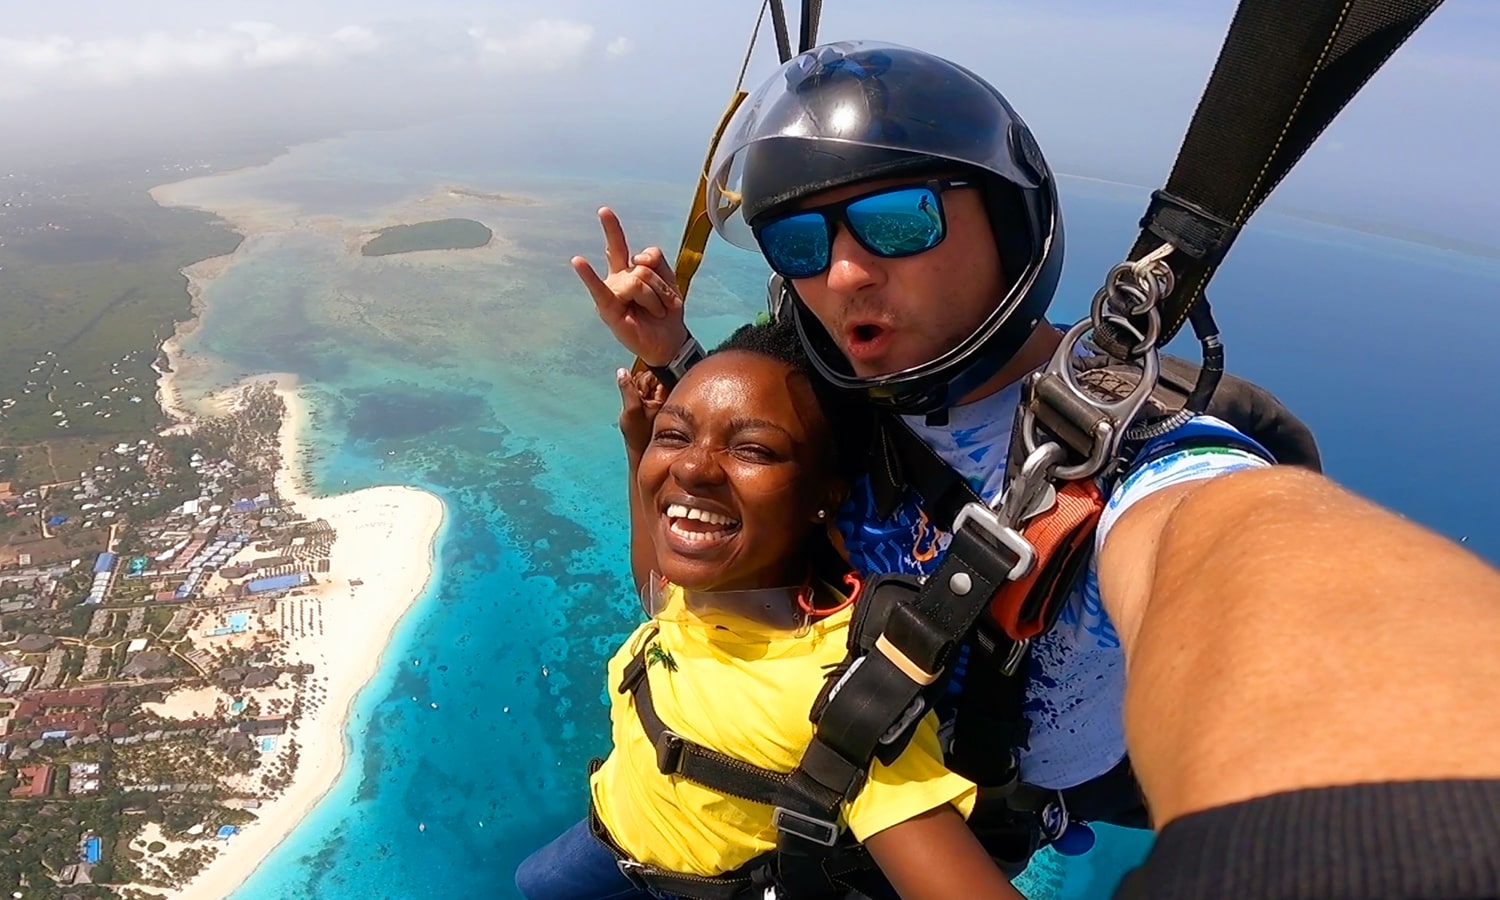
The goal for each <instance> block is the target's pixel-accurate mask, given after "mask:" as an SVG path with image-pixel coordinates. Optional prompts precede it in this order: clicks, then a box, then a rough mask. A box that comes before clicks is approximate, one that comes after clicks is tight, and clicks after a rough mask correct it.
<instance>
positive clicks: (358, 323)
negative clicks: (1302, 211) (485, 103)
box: [178, 123, 1500, 900]
mask: <svg viewBox="0 0 1500 900" xmlns="http://www.w3.org/2000/svg"><path fill="white" fill-rule="evenodd" d="M521 146H522V143H521V142H517V141H515V140H509V141H507V140H506V139H505V138H504V137H503V136H500V135H496V134H494V133H492V132H491V131H490V130H488V129H486V128H485V127H483V126H480V125H475V124H472V123H469V124H465V123H449V124H446V125H442V126H425V127H423V128H416V129H411V130H406V131H392V132H381V133H361V134H354V135H350V136H347V137H343V138H339V139H335V140H329V141H323V142H319V143H316V144H311V145H307V146H304V147H299V148H295V149H293V150H292V151H290V152H289V153H287V154H285V155H283V156H281V157H279V158H278V159H276V160H275V161H273V162H271V163H270V164H269V165H266V166H263V167H260V168H256V169H249V170H243V171H240V172H236V173H229V174H225V175H220V176H214V177H210V178H207V179H202V180H199V181H197V182H194V183H193V184H192V185H191V186H190V189H184V190H182V191H180V192H179V194H180V196H182V197H185V198H188V199H189V200H190V202H192V203H193V204H194V205H199V206H203V207H205V208H209V209H220V208H222V209H229V208H233V209H239V210H246V209H255V210H258V211H260V213H261V214H262V218H263V219H265V220H266V221H268V222H279V223H280V226H278V227H275V228H271V229H269V230H267V231H266V232H264V233H261V234H257V235H255V236H253V237H252V238H251V239H250V240H249V241H247V243H246V245H245V247H244V248H243V249H242V251H241V253H240V256H239V258H238V259H237V260H236V262H235V264H234V265H233V266H232V267H230V268H229V270H228V271H227V272H226V273H225V274H224V275H223V276H222V277H221V278H219V279H217V280H215V281H213V282H212V283H210V284H209V286H208V288H207V290H206V293H205V299H206V301H207V310H206V312H205V314H204V315H203V317H202V322H201V325H200V327H199V328H198V329H197V330H196V331H194V332H193V333H192V334H191V335H189V336H188V337H187V338H186V340H185V342H184V349H185V350H186V352H187V353H188V354H190V355H191V356H192V357H193V365H192V366H190V367H189V368H187V369H186V370H185V373H184V376H183V378H182V379H181V380H179V382H178V383H179V385H180V386H181V387H182V388H183V389H184V390H185V391H186V392H187V393H188V394H189V395H190V396H192V395H195V394H202V393H205V392H208V391H210V390H213V389H214V388H217V387H220V386H223V385H225V384H229V383H232V382H234V381H236V380H238V379H240V378H243V377H245V376H250V375H255V374H258V373H265V372H291V373H295V374H296V375H297V376H298V377H299V378H300V379H301V383H302V392H303V396H304V397H305V398H306V399H307V401H308V406H309V412H308V418H309V421H308V422H307V423H305V425H304V429H303V433H304V435H306V436H307V437H308V439H309V441H310V443H311V448H312V452H311V454H310V455H309V456H310V462H309V463H308V464H309V466H310V472H309V474H310V475H311V476H312V483H313V484H314V486H315V489H316V490H317V491H318V492H320V493H340V492H343V491H346V490H353V489H356V488H360V487H367V486H371V485H378V484H411V485H417V486H420V487H423V488H426V489H428V490H431V491H433V492H435V493H436V494H437V495H438V496H440V497H441V498H442V500H443V502H444V503H445V505H446V507H447V513H448V515H447V520H446V522H445V525H444V528H443V532H442V534H441V536H440V539H439V542H438V544H437V550H436V553H437V559H436V561H435V575H434V578H433V581H432V583H431V584H430V585H429V586H428V589H427V591H426V592H425V594H424V595H423V596H422V597H421V598H420V599H419V600H418V601H417V602H416V603H415V604H413V606H412V608H411V610H410V612H409V613H408V614H407V615H406V617H405V618H404V619H403V621H402V622H401V624H400V625H399V626H398V628H397V629H396V631H395V633H394V634H393V635H392V636H391V639H390V642H389V644H388V646H385V647H377V646H372V647H370V648H369V652H370V653H371V654H379V655H380V658H381V665H380V669H379V672H378V674H377V675H376V676H375V677H374V679H373V680H372V681H371V682H370V684H369V685H368V686H367V687H366V688H365V690H364V691H363V693H362V694H361V695H360V696H359V698H358V699H357V701H356V702H355V704H354V708H353V710H352V714H351V717H350V722H349V726H348V731H347V742H348V748H349V751H350V755H349V757H348V759H347V762H346V766H345V769H344V772H343V774H342V776H341V777H340V778H339V780H338V782H337V784H336V785H335V787H334V788H333V789H332V790H331V791H330V793H329V794H328V795H327V796H326V797H325V799H324V800H323V801H322V803H321V804H320V805H319V806H318V807H317V808H316V809H315V810H314V811H313V812H312V814H311V815H309V816H308V818H307V819H306V820H305V821H304V822H303V823H302V825H301V827H300V828H298V829H297V830H296V831H295V832H294V833H293V834H292V835H291V836H290V837H289V838H288V839H287V840H286V841H285V842H283V843H282V844H281V845H280V846H279V847H278V848H277V849H276V850H275V851H274V852H273V853H272V854H271V855H270V857H269V858H268V859H267V860H266V861H265V862H264V863H263V864H262V865H261V866H260V868H259V869H258V870H257V871H256V872H255V873H254V875H252V876H251V878H250V879H249V880H248V881H247V882H246V883H245V884H244V885H243V886H242V887H241V888H240V889H239V890H238V891H237V892H236V893H235V894H234V895H233V898H234V900H302V898H309V897H317V898H330V900H356V898H357V900H377V898H429V897H431V898H436V897H445V898H446V897H466V898H467V897H510V896H514V890H513V887H512V885H511V873H512V872H513V870H514V868H515V866H516V864H517V863H518V862H519V861H520V860H521V859H522V858H523V857H524V856H525V855H526V854H528V853H529V852H531V851H532V850H534V849H535V848H536V847H538V846H540V845H541V844H543V843H544V842H546V841H547V840H549V839H550V838H551V837H552V836H553V835H555V834H556V833H558V832H559V831H561V830H563V829H564V828H566V827H567V826H569V825H570V824H572V823H573V822H575V821H576V820H577V819H578V818H579V817H580V816H582V815H583V814H584V811H585V803H586V793H585V767H586V765H587V763H588V760H589V759H590V758H591V757H593V756H596V755H602V754H603V753H604V752H606V751H607V708H606V705H605V696H606V695H605V685H604V679H603V661H604V660H605V659H606V657H607V656H608V655H609V654H610V653H611V652H612V651H613V650H614V648H615V647H616V646H617V644H618V642H619V641H620V640H621V639H622V638H623V636H624V635H625V634H626V633H627V632H628V631H629V630H630V628H631V627H633V625H634V623H635V622H636V616H637V614H638V612H637V609H636V606H635V603H634V601H633V599H632V591H631V590H630V588H629V585H628V583H627V581H628V579H627V577H626V552H625V545H626V517H625V505H624V485H623V483H622V482H623V471H624V462H623V454H622V452H621V450H622V448H621V446H620V441H619V437H618V432H617V431H616V430H615V428H614V421H615V416H616V413H617V410H618V393H617V390H616V388H615V386H614V381H613V372H614V370H615V368H616V367H618V366H620V365H628V363H629V360H628V359H627V358H626V357H625V356H624V355H623V354H622V352H621V351H620V350H619V349H618V348H617V347H616V346H615V345H614V344H613V342H612V339H611V338H610V337H609V335H608V334H607V332H606V331H605V329H604V327H603V326H602V325H601V324H600V323H599V321H598V320H597V318H596V317H595V315H594V312H593V308H592V305H591V303H590V301H589V299H588V296H587V294H586V293H585V292H584V291H583V289H582V287H581V286H580V285H579V283H578V282H577V280H576V278H575V277H574V275H573V273H572V272H571V270H570V269H569V267H568V262H567V261H568V258H569V257H570V256H571V255H572V254H574V253H584V254H586V255H589V256H590V258H592V259H594V260H595V261H596V263H600V262H602V260H601V257H602V243H603V241H602V237H601V235H600V233H599V231H598V227H597V223H596V220H595V217H594V210H595V209H596V208H597V207H598V206H599V205H601V204H605V203H608V204H609V205H612V206H613V207H614V208H615V209H616V210H617V211H618V212H619V213H620V214H621V216H622V218H623V220H624V222H625V224H626V228H627V234H629V235H630V237H631V238H632V241H633V242H634V243H633V249H634V248H635V247H636V246H644V245H645V244H647V243H659V244H662V245H663V246H667V247H668V248H669V249H672V248H675V246H676V240H677V239H678V237H679V235H680V230H681V224H682V219H683V215H684V213H685V211H686V205H687V202H688V200H689V199H690V197H691V189H692V177H693V172H692V171H691V169H690V168H689V169H688V170H686V171H682V170H679V171H675V172H669V171H663V170H661V169H660V167H658V169H656V170H651V169H650V168H649V167H644V168H643V169H641V170H639V171H631V172H625V171H610V170H608V169H606V168H604V167H602V166H597V165H596V166H583V165H579V164H577V163H576V161H571V160H567V159H562V158H556V157H554V158H550V159H549V158H543V157H541V156H540V155H538V154H535V153H530V154H528V153H525V152H522V150H520V149H517V148H518V147H521ZM453 186H460V187H462V188H464V189H465V190H468V191H475V192H490V193H498V194H503V195H507V196H513V197H526V198H531V199H533V200H535V201H536V202H535V203H533V204H525V205H523V204H503V203H498V202H496V201H494V200H492V199H486V198H483V197H474V196H468V195H455V194H453V193H452V192H451V191H450V190H449V189H450V188H451V187H453ZM1062 186H1063V194H1064V208H1065V210H1066V216H1067V228H1068V263H1067V270H1066V274H1065V276H1064V282H1063V286H1062V289H1061V292H1060V295H1059V301H1058V302H1057V303H1056V304H1055V305H1054V307H1053V317H1054V318H1055V319H1056V320H1058V321H1064V320H1072V319H1074V318H1076V317H1078V316H1081V315H1083V314H1084V312H1085V311H1086V309H1087V303H1088V300H1089V298H1090V296H1091V295H1092V293H1093V290H1094V288H1095V286H1096V285H1097V284H1098V280H1099V279H1100V278H1101V277H1102V275H1103V273H1104V272H1105V270H1106V269H1107V268H1108V266H1110V265H1111V264H1113V263H1114V262H1117V261H1118V260H1119V258H1120V254H1121V253H1122V252H1123V251H1124V250H1126V249H1127V248H1128V246H1129V244H1130V243H1131V241H1132V239H1133V236H1134V233H1135V232H1134V228H1135V224H1134V223H1135V221H1136V219H1137V218H1138V216H1139V214H1140V211H1141V210H1142V209H1143V208H1144V206H1145V203H1146V199H1147V196H1148V194H1149V191H1148V190H1147V189H1145V188H1137V187H1128V186H1122V185H1115V184H1109V183H1103V182H1097V181H1091V180H1088V179H1082V178H1074V177H1066V178H1064V179H1063V180H1062ZM392 216H401V217H404V218H405V220H407V221H418V220H421V219H424V218H439V217H442V216H465V217H470V218H475V219H478V220H480V221H483V222H485V223H486V224H488V225H490V226H491V227H492V228H493V229H494V230H495V231H496V233H497V235H499V237H500V238H501V239H502V241H503V244H504V246H503V248H502V249H500V250H499V251H490V250H486V251H475V252H470V253H464V252H454V253H434V254H415V255H403V256H394V257H385V258H381V259H368V258H363V257H360V256H358V255H357V253H354V252H351V249H350V248H351V246H353V244H352V241H351V236H352V235H354V234H356V233H358V232H359V231H361V230H369V229H370V228H372V227H377V226H379V225H383V224H388V223H389V222H390V221H391V219H392ZM766 274H767V273H766V271H765V269H764V268H763V265H762V264H761V263H760V262H759V260H758V258H757V257H755V256H754V255H753V254H750V253H746V252H744V251H740V250H737V249H735V248H733V247H729V246H728V245H725V244H723V243H720V242H718V241H717V240H715V241H714V242H713V243H712V244H711V245H710V248H709V254H708V260H707V262H706V264H705V267H704V269H703V271H702V272H701V273H700V274H699V275H698V277H697V279H696V281H695V282H694V284H693V287H692V292H691V295H690V298H689V321H690V324H691V325H692V327H693V329H694V331H695V332H696V333H697V334H698V335H699V336H700V337H701V338H703V339H704V340H705V343H708V342H710V341H712V340H717V339H718V338H721V337H723V336H724V335H726V334H727V333H728V332H729V331H730V330H731V329H732V328H734V327H735V326H736V325H738V324H740V323H742V322H745V321H748V320H749V319H751V318H752V317H753V316H754V314H755V313H756V312H757V311H758V310H759V309H760V308H762V305H763V303H764V284H765V276H766ZM1215 287H1216V290H1215V291H1213V292H1212V296H1213V299H1214V301H1215V308H1216V311H1217V313H1218V318H1219V321H1220V324H1221V326H1222V327H1223V330H1224V334H1225V341H1226V348H1227V354H1228V361H1229V366H1230V368H1231V370H1233V371H1235V372H1238V373H1240V374H1242V375H1246V376H1248V377H1251V378H1253V379H1255V380H1257V381H1259V382H1261V383H1262V384H1264V385H1266V386H1268V387H1269V388H1271V389H1272V390H1273V391H1275V392H1276V393H1277V394H1278V395H1279V396H1280V397H1281V398H1282V399H1283V400H1284V401H1286V402H1287V403H1288V404H1289V405H1291V406H1292V407H1293V408H1294V409H1296V410H1297V411H1298V412H1299V413H1300V414H1301V415H1302V416H1303V417H1305V418H1306V419H1307V420H1308V421H1309V422H1310V423H1311V424H1312V425H1313V426H1314V428H1315V429H1316V430H1317V432H1318V434H1319V436H1320V440H1321V443H1322V447H1323V451H1324V455H1325V460H1326V464H1327V467H1328V470H1329V472H1330V473H1331V474H1333V475H1334V476H1335V477H1337V478H1339V479H1340V480H1342V481H1343V482H1344V483H1346V484H1348V485H1350V486H1351V487H1353V488H1355V489H1356V490H1358V491H1360V492H1362V493H1364V494H1366V495H1367V496H1370V497H1373V498H1374V499H1376V500H1378V501H1380V502H1382V503H1385V504H1387V505H1389V506H1392V507H1394V508H1395V509H1397V510H1399V511H1400V512H1402V513H1404V514H1406V515H1408V516H1410V517H1412V518H1413V519H1415V520H1417V521H1420V522H1422V523H1424V524H1427V525H1429V526H1431V527H1433V528H1435V529H1437V530H1439V531H1441V532H1442V533H1444V534H1447V535H1449V536H1451V537H1453V538H1455V539H1466V543H1467V546H1469V547H1470V548H1472V549H1473V550H1475V551H1476V552H1478V553H1480V554H1482V555H1484V556H1485V557H1487V558H1488V559H1490V560H1492V561H1493V560H1497V559H1500V527H1497V526H1496V525H1495V523H1494V514H1493V510H1495V509H1496V508H1497V507H1500V479H1496V478H1494V477H1493V476H1492V475H1491V474H1489V472H1487V471H1486V463H1487V462H1488V461H1489V460H1491V459H1493V458H1494V449H1493V444H1494V442H1495V441H1496V439H1497V438H1500V434H1497V426H1496V424H1495V421H1494V419H1493V417H1491V416H1488V415H1486V414H1484V410H1487V409H1490V408H1492V407H1493V388H1492V387H1491V385H1490V384H1489V383H1488V382H1487V380H1486V379H1484V378H1483V373H1485V372H1488V371H1491V368H1490V366H1489V363H1491V360H1492V354H1493V351H1492V349H1491V348H1492V347H1493V346H1494V345H1495V342H1496V339H1497V337H1500V313H1497V312H1496V311H1495V310H1496V307H1495V306H1494V305H1493V298H1494V297H1495V296H1496V295H1497V294H1500V260H1497V259H1493V258H1481V257H1473V256H1464V255H1460V254H1457V253H1454V252H1450V251H1446V250H1442V249H1439V248H1435V247H1431V246H1427V245H1423V244H1417V243H1411V242H1405V241H1401V240H1395V239H1391V238H1385V237H1376V236H1372V235H1369V234H1364V233H1359V232H1354V231H1349V230H1341V229H1336V228H1332V227H1327V226H1323V225H1317V224H1313V223H1310V222H1306V221H1301V220H1297V219H1293V218H1289V217H1285V216H1279V215H1276V214H1275V213H1273V212H1266V213H1263V214H1262V215H1261V216H1260V217H1259V219H1258V220H1257V221H1256V222H1255V223H1254V224H1253V225H1252V227H1251V228H1250V229H1249V230H1247V232H1246V233H1245V234H1244V235H1243V236H1242V237H1241V239H1240V242H1239V244H1238V245H1237V247H1236V248H1235V250H1234V251H1233V253H1232V255H1231V258H1230V260H1229V262H1228V264H1227V265H1226V266H1225V267H1224V269H1223V270H1222V271H1221V273H1220V274H1219V276H1218V277H1217V279H1216V281H1215ZM1181 352H1184V353H1185V354H1191V353H1193V352H1194V348H1193V347H1192V346H1190V345H1189V344H1183V345H1182V348H1181ZM1337 639H1338V636H1337V635H1332V634H1331V635H1328V640H1330V641H1332V640H1337ZM434 704H435V705H434ZM1100 832H1101V834H1100V841H1099V844H1098V846H1097V847H1096V848H1095V850H1094V851H1093V852H1091V853H1090V854H1089V855H1087V856H1084V857H1078V858H1067V859H1063V858H1060V857H1053V856H1050V855H1046V854H1044V855H1043V856H1042V857H1040V858H1039V860H1038V862H1037V863H1035V864H1034V865H1033V867H1032V871H1030V872H1028V874H1027V876H1026V877H1025V878H1026V881H1025V885H1024V887H1025V889H1026V890H1027V891H1028V893H1029V894H1030V895H1031V896H1032V897H1035V898H1048V900H1063V898H1087V897H1098V896H1107V895H1108V893H1109V891H1110V890H1111V889H1112V887H1113V885H1114V883H1115V881H1116V880H1117V879H1118V877H1119V875H1120V873H1121V872H1122V871H1123V870H1124V869H1125V868H1127V867H1129V866H1130V865H1132V864H1134V863H1135V862H1136V861H1138V860H1139V859H1140V858H1141V856H1142V855H1143V854H1144V853H1145V851H1146V850H1147V849H1148V847H1149V838H1148V837H1147V836H1145V835H1143V834H1140V833H1134V832H1127V831H1124V830H1118V829H1110V828H1108V827H1101V828H1100Z"/></svg>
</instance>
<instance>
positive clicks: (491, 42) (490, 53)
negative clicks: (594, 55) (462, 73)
mask: <svg viewBox="0 0 1500 900" xmlns="http://www.w3.org/2000/svg"><path fill="white" fill-rule="evenodd" d="M469 37H471V38H473V40H474V42H475V44H476V46H477V49H478V51H479V60H480V62H481V63H483V64H484V65H486V66H491V67H494V68H501V69H527V70H531V71H548V72H555V71H560V70H562V69H569V68H572V67H573V66H575V65H577V64H578V63H579V62H581V61H582V60H583V58H584V55H585V53H586V52H587V51H588V48H589V45H590V44H591V43H593V40H594V26H592V25H588V24H585V23H583V22H571V21H567V20H564V19H539V20H537V21H534V22H530V23H528V24H526V25H524V26H522V27H521V28H520V29H519V30H517V31H512V32H508V33H506V34H503V35H492V34H491V33H490V32H489V30H488V29H486V28H484V27H481V26H475V27H473V28H470V29H469Z"/></svg>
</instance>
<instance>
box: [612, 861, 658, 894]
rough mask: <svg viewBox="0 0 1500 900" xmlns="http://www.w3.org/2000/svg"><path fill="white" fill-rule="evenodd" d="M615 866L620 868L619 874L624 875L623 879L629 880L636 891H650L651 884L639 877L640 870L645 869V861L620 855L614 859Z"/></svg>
mask: <svg viewBox="0 0 1500 900" xmlns="http://www.w3.org/2000/svg"><path fill="white" fill-rule="evenodd" d="M615 867H616V868H618V869H619V870H620V874H621V875H624V876H625V880H626V881H628V882H630V886H631V887H633V888H635V889H636V890H638V891H645V892H647V893H650V891H651V886H650V885H648V884H646V879H644V878H642V877H641V872H643V871H645V869H646V864H645V863H639V862H636V861H635V860H633V859H631V858H630V857H628V856H622V857H620V858H619V859H617V860H615Z"/></svg>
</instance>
